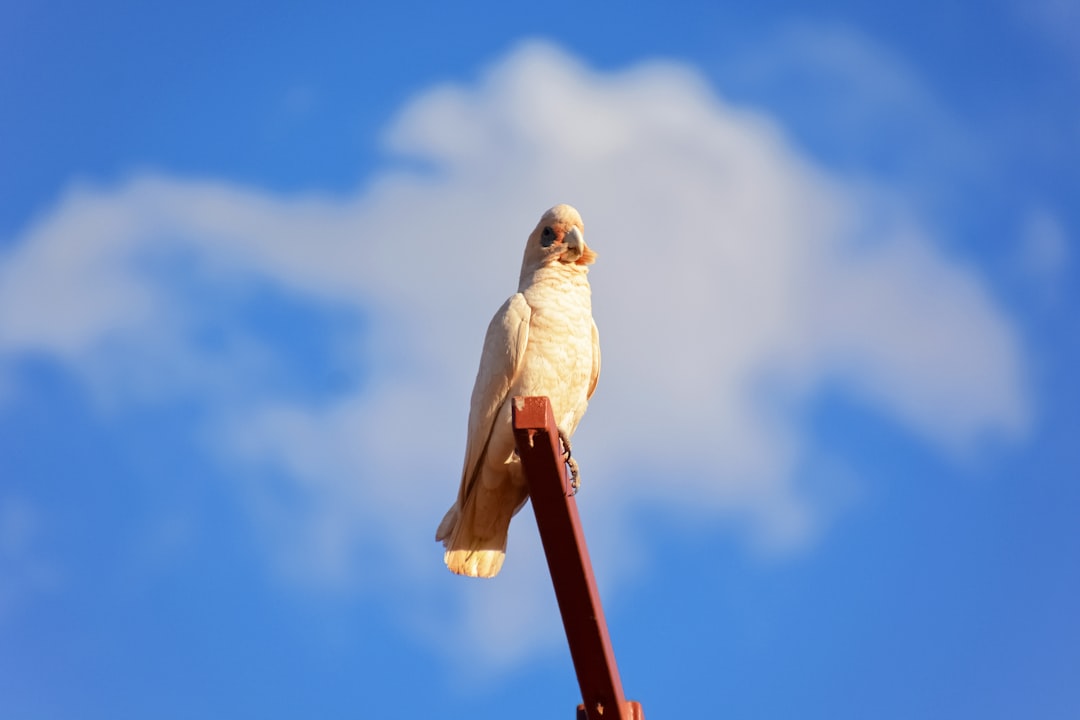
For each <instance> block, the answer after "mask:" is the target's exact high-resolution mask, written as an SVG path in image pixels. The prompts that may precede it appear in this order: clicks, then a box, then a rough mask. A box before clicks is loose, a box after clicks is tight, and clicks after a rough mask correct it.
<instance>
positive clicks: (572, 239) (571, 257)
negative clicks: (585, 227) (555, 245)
mask: <svg viewBox="0 0 1080 720" xmlns="http://www.w3.org/2000/svg"><path fill="white" fill-rule="evenodd" d="M564 239H565V241H566V250H565V252H564V253H563V257H564V258H565V262H572V263H575V264H577V265H592V264H593V263H594V262H595V261H596V253H595V252H594V251H593V250H591V249H590V248H589V246H588V245H586V244H585V236H584V235H582V234H581V230H578V229H577V228H576V227H572V228H570V230H569V231H567V233H566V237H565V238H564Z"/></svg>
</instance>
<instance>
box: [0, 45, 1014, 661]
mask: <svg viewBox="0 0 1080 720" xmlns="http://www.w3.org/2000/svg"><path fill="white" fill-rule="evenodd" d="M386 141H387V146H388V149H389V150H390V152H391V153H392V154H393V155H394V157H395V158H398V159H400V161H401V162H397V161H396V160H395V162H394V163H392V164H391V166H390V167H389V168H387V169H384V170H381V171H379V172H377V173H375V174H374V175H373V176H372V177H371V178H370V180H369V182H368V183H367V184H366V185H365V186H364V187H363V188H362V189H361V190H359V191H357V193H356V194H355V195H353V196H351V197H347V198H343V199H330V198H325V197H319V196H306V197H294V196H275V195H273V194H271V193H268V192H265V191H262V190H259V189H258V188H252V187H240V186H237V185H235V184H231V183H227V182H205V181H202V182H200V181H192V180H181V179H175V178H170V177H167V176H161V175H159V176H138V177H135V178H133V179H131V180H130V181H128V182H126V183H124V184H122V185H121V186H119V187H115V188H90V187H81V188H75V189H72V190H70V191H69V192H68V193H66V194H65V195H64V196H63V197H62V198H61V199H60V201H59V202H58V203H57V205H56V207H55V208H53V210H52V212H51V213H49V214H48V215H47V216H46V217H44V218H42V219H41V220H40V221H39V222H38V223H36V224H35V225H34V226H32V227H30V228H28V229H27V230H26V231H25V232H24V233H23V234H22V235H21V236H20V237H18V238H17V239H16V241H15V243H14V244H13V245H12V246H11V249H10V250H9V252H8V253H7V254H6V255H5V256H4V257H3V258H2V260H0V353H2V357H6V358H8V360H9V361H10V360H17V359H18V358H19V357H21V356H23V355H24V354H25V353H44V354H48V355H51V356H55V357H58V358H61V359H62V360H64V361H65V362H67V363H68V364H69V366H70V367H71V368H72V369H73V370H74V371H76V372H79V373H82V374H83V375H84V376H85V377H86V378H87V380H88V381H89V382H90V383H91V384H92V385H94V386H95V387H96V388H97V389H98V390H99V392H101V393H102V394H103V395H104V396H107V397H114V398H115V397H119V398H120V399H121V401H122V402H130V401H139V400H140V398H144V397H146V396H147V394H151V395H155V396H157V395H160V394H162V393H164V394H166V395H167V394H170V393H182V394H185V395H188V396H194V397H201V399H202V401H203V402H204V403H206V405H207V406H208V407H209V408H210V410H211V411H212V412H211V417H212V418H213V420H212V423H213V429H214V431H215V443H216V446H217V448H218V450H219V451H220V461H221V462H225V463H229V464H231V465H232V466H233V467H235V468H236V469H237V472H242V473H243V474H244V475H245V476H246V477H248V478H249V479H250V483H249V484H248V485H247V492H248V498H249V500H250V503H251V507H252V511H253V513H254V514H255V515H256V517H258V518H260V522H261V523H262V525H261V527H263V528H264V529H266V530H267V537H268V542H269V543H270V544H271V547H272V548H273V550H274V556H275V557H276V558H278V559H279V560H280V561H281V562H282V563H283V567H285V568H286V569H287V570H288V571H289V572H290V573H292V574H294V575H295V576H296V577H297V578H298V579H300V580H302V581H304V582H321V583H329V584H333V585H344V586H350V587H356V588H361V589H364V590H368V591H371V592H380V591H384V590H387V589H394V591H395V595H396V596H397V597H399V598H400V597H403V596H408V597H410V598H411V600H410V602H408V603H404V604H403V607H404V608H405V609H404V610H403V613H404V614H405V615H407V616H408V617H411V618H412V620H411V622H415V625H416V627H417V628H418V632H424V633H431V634H432V637H433V638H434V639H435V641H436V642H439V643H440V644H442V645H443V646H444V647H446V648H448V649H450V648H453V650H450V651H451V652H454V653H465V654H469V655H475V656H479V657H484V658H487V659H496V658H498V659H500V660H502V661H506V660H510V659H513V658H516V657H521V656H523V655H524V654H525V653H527V652H528V651H529V650H530V649H531V648H533V647H535V646H537V645H539V644H544V643H545V642H550V641H551V640H550V638H554V637H558V634H557V631H556V632H554V633H552V632H551V628H550V627H547V626H543V625H537V624H536V623H535V622H534V621H533V620H532V619H530V618H531V615H530V613H529V612H528V611H527V609H526V608H527V607H529V606H535V605H536V604H537V603H541V604H543V603H550V601H551V597H550V592H549V591H547V590H546V589H545V587H544V586H545V584H546V583H545V581H544V578H545V572H546V571H545V570H544V569H543V567H542V563H541V560H540V553H539V551H538V549H537V546H536V543H535V538H534V536H533V535H532V534H531V533H530V532H529V531H528V529H527V528H528V527H529V522H528V521H526V520H524V519H522V518H519V520H518V521H517V522H516V525H515V531H512V537H511V548H510V553H511V555H510V558H509V560H508V562H507V566H506V569H505V571H504V573H505V576H504V577H500V578H499V579H497V580H496V581H495V582H493V583H485V584H480V583H473V584H469V583H465V582H463V581H459V580H457V579H456V578H448V577H443V574H444V571H443V570H441V568H440V564H439V563H440V553H439V548H438V547H436V545H435V544H434V542H433V540H432V534H433V531H434V526H435V523H436V522H437V520H438V518H439V517H440V516H441V513H442V511H443V510H444V509H445V506H448V504H449V503H450V501H451V500H452V499H453V494H454V492H455V488H456V485H457V481H458V478H457V475H458V473H459V472H460V462H461V457H460V456H461V453H462V452H463V450H462V439H463V435H464V425H465V414H466V403H467V397H468V392H469V388H470V385H471V380H472V377H473V375H474V373H475V364H476V362H477V358H478V354H479V349H480V343H481V340H482V336H483V332H484V328H485V327H486V324H487V321H488V319H489V317H490V315H491V313H492V312H494V310H495V309H496V308H497V307H498V305H499V304H500V303H501V302H502V300H503V299H504V298H505V297H506V296H507V295H508V294H509V293H511V292H513V290H514V288H515V286H516V278H517V271H518V264H519V262H520V254H521V251H522V248H523V244H524V240H525V237H526V234H527V232H528V231H529V229H530V228H531V226H532V224H533V223H534V222H535V220H536V218H537V217H538V216H539V214H540V213H541V212H542V211H543V210H544V209H545V208H546V207H548V206H550V205H552V204H554V203H556V202H570V203H573V204H575V205H576V206H577V207H578V208H579V209H580V210H581V211H582V214H583V216H584V218H585V222H586V234H587V236H588V238H589V241H590V245H592V246H593V247H595V248H596V249H597V250H598V251H599V253H600V260H599V262H598V264H597V265H596V268H595V270H594V272H593V275H592V281H593V288H594V309H595V314H596V317H597V322H598V324H599V326H600V332H601V341H602V345H603V347H604V353H605V355H604V370H603V376H602V377H601V381H600V387H599V389H598V391H597V395H596V397H595V398H594V402H593V404H592V407H591V408H590V412H589V415H588V416H587V417H586V418H585V420H584V422H583V424H582V427H581V430H580V431H579V434H578V441H577V443H576V448H577V449H578V452H579V459H580V461H581V463H582V467H583V470H584V478H585V488H584V491H583V495H582V496H581V502H582V505H583V510H584V512H585V513H586V517H587V520H588V522H589V530H590V541H591V542H592V543H593V545H594V551H595V553H596V555H597V564H598V566H599V567H603V568H607V570H605V572H604V574H605V580H606V582H609V583H610V582H616V581H617V580H618V579H619V577H620V576H621V575H622V574H624V573H625V572H629V571H630V568H631V567H632V565H633V562H634V561H633V560H631V559H629V558H630V556H631V555H633V554H632V553H627V552H626V551H625V548H627V547H632V546H634V543H636V542H639V541H637V540H633V539H632V538H631V537H630V534H629V533H627V532H626V531H625V528H624V527H623V525H622V523H624V522H626V517H627V515H626V513H627V512H628V511H629V510H630V509H632V508H635V507H640V506H641V505H643V504H645V503H648V504H650V505H651V506H653V507H657V508H662V509H664V510H665V511H667V512H670V513H673V514H684V513H692V514H694V515H695V516H698V517H701V516H705V517H718V518H720V517H722V518H727V519H738V520H739V521H740V523H739V527H745V528H746V529H747V538H748V540H749V541H750V542H752V543H754V544H756V545H757V546H759V547H765V548H772V549H775V550H782V549H786V548H796V547H800V546H802V545H804V544H805V543H807V542H808V541H809V540H810V539H812V538H813V536H814V535H815V533H816V532H818V531H819V529H820V528H819V525H820V522H821V514H820V508H818V507H816V505H815V502H814V498H809V497H805V496H804V495H802V494H800V493H799V492H797V491H796V490H795V486H796V481H797V477H798V474H799V471H800V467H801V466H800V463H801V461H802V459H803V458H804V457H805V456H806V453H807V451H808V448H809V445H810V444H811V443H812V437H811V436H810V435H809V434H808V431H807V429H806V428H804V427H802V426H801V424H800V422H799V420H798V418H799V415H800V413H799V412H798V411H799V410H800V408H802V407H804V406H805V405H806V404H807V403H810V402H813V399H814V397H815V393H816V392H817V391H818V390H819V389H820V388H821V387H822V386H823V385H824V384H825V383H828V384H829V386H830V387H834V388H841V389H842V390H844V391H846V392H849V393H851V394H854V395H857V396H859V397H860V398H862V399H863V400H865V401H866V403H868V404H870V405H871V406H873V407H875V408H876V409H877V410H878V411H880V412H881V413H884V414H887V415H891V416H892V417H894V418H896V419H897V420H898V421H899V422H900V423H902V424H903V425H904V426H906V427H907V428H909V429H910V430H911V432H913V433H915V434H917V435H920V436H922V437H924V438H925V439H926V440H927V441H928V442H930V443H933V444H936V445H938V446H940V447H942V448H945V449H952V448H957V447H968V446H971V445H972V444H973V443H977V442H979V440H980V438H982V437H983V436H984V435H985V434H987V433H996V434H1000V435H1005V436H1019V435H1022V434H1023V433H1024V432H1025V430H1026V428H1027V426H1028V423H1029V415H1030V413H1031V408H1030V407H1029V405H1028V399H1027V397H1026V395H1025V391H1024V383H1023V373H1024V357H1023V350H1022V348H1021V347H1020V345H1019V343H1018V340H1017V338H1016V334H1015V332H1014V329H1013V328H1012V327H1011V326H1010V324H1009V321H1008V320H1007V318H1006V317H1005V315H1004V314H1003V313H1002V312H1001V310H1000V308H999V307H998V305H997V304H996V303H995V301H994V299H993V298H992V297H991V295H990V294H989V293H988V291H987V289H986V287H985V286H984V284H983V283H982V282H981V281H980V278H979V277H978V275H977V274H976V273H975V272H974V271H973V270H972V269H971V268H967V267H964V266H962V265H961V264H959V263H958V262H956V261H954V260H951V259H950V258H948V257H947V256H946V255H944V254H943V253H942V252H941V251H940V250H939V249H938V247H937V243H936V239H935V232H934V228H933V227H932V226H931V224H930V223H928V222H927V221H926V220H925V219H922V218H920V217H918V216H916V215H915V214H914V212H913V211H912V210H910V209H909V208H908V207H907V205H906V203H905V202H904V197H903V188H895V187H891V186H889V185H888V184H885V183H881V184H878V185H876V186H870V185H869V184H867V183H866V181H865V180H863V181H860V182H858V183H855V182H850V181H848V180H846V179H845V178H843V177H840V176H836V175H832V174H830V173H829V172H827V171H826V170H824V169H823V168H821V167H819V166H817V165H816V164H815V163H814V162H813V161H812V160H811V159H810V158H808V157H807V156H805V155H803V154H801V153H800V151H799V150H798V149H797V148H796V147H794V146H793V145H792V143H791V142H790V141H789V140H788V139H787V138H786V137H785V135H784V133H783V132H782V130H781V129H780V128H779V126H778V125H777V124H776V123H775V122H774V121H773V120H772V119H770V118H769V117H768V116H766V115H764V114H761V113H758V112H755V111H753V110H751V109H748V108H742V107H734V106H732V105H730V104H728V103H726V102H725V101H724V100H723V99H722V98H720V97H718V96H717V95H716V93H715V92H714V91H713V89H712V88H710V87H709V86H708V85H707V83H706V82H705V81H704V80H703V79H702V77H701V76H700V75H698V74H697V73H696V72H695V71H694V70H693V69H692V68H689V67H687V66H685V65H681V64H678V63H670V62H648V63H643V64H641V65H638V66H636V67H633V68H630V69H627V70H625V71H621V72H614V73H600V72H597V71H594V70H591V69H589V68H588V67H586V66H584V65H582V64H581V63H580V62H579V61H577V60H576V59H575V58H573V57H572V56H569V55H567V54H566V53H564V52H563V51H561V50H559V49H558V48H556V47H553V46H551V45H548V44H543V43H529V44H525V45H523V46H521V47H519V48H517V49H516V50H515V51H513V52H512V53H511V54H510V55H508V56H507V57H505V58H502V59H500V60H499V61H498V62H496V63H494V64H493V65H492V66H491V67H490V68H488V70H487V71H486V72H484V73H483V74H482V75H481V76H480V77H479V78H477V79H476V80H475V81H474V82H472V83H469V84H464V85H446V86H442V87H436V88H432V89H429V90H426V91H424V92H422V93H420V94H419V95H417V96H416V97H415V98H414V99H413V100H412V101H411V102H410V103H408V105H407V106H406V107H404V108H403V109H402V111H401V113H400V114H399V116H398V117H397V118H396V119H395V120H394V121H393V122H392V123H391V126H390V128H389V130H388V133H387V137H386ZM417 167H420V168H421V169H417ZM252 287H256V288H258V287H272V288H274V290H275V292H279V293H282V294H284V295H285V296H287V297H289V298H292V299H293V300H295V301H296V302H298V303H302V304H310V305H312V306H314V307H316V308H322V309H326V310H328V311H330V310H332V311H334V312H344V313H346V314H352V315H355V316H356V317H358V318H359V317H362V318H364V322H363V323H359V324H357V325H356V328H359V329H354V330H348V328H350V327H353V326H350V325H345V326H343V327H344V328H346V329H340V328H339V329H338V330H336V331H335V332H336V333H337V334H338V335H339V337H336V338H335V343H333V347H334V348H336V350H335V352H336V353H338V354H339V357H338V358H337V360H336V361H335V362H336V363H337V364H340V363H341V358H342V357H343V358H345V359H346V361H347V362H350V363H355V365H356V366H357V367H361V368H363V372H357V373H356V374H355V375H354V376H351V377H350V381H349V383H347V384H346V387H345V389H344V390H343V391H342V392H340V393H338V394H337V395H336V396H334V397H331V398H327V397H319V398H308V397H303V396H301V397H297V396H295V395H285V394H282V393H279V392H278V391H277V388H278V386H277V384H276V381H275V378H279V377H280V372H281V364H280V362H279V356H280V355H281V354H282V353H284V352H287V351H288V350H287V348H288V345H289V343H290V337H289V335H288V334H281V335H278V336H274V335H270V336H267V335H266V334H265V333H264V334H259V333H255V332H253V331H252V330H251V329H250V328H249V327H247V326H246V325H245V321H244V319H243V317H244V316H243V314H242V313H237V314H235V317H236V320H235V322H234V323H233V324H231V325H229V326H228V327H227V331H228V332H227V333H225V337H224V339H223V340H222V341H220V342H216V343H207V342H205V341H204V336H205V332H204V331H205V329H206V327H208V325H209V324H211V323H213V322H214V318H219V317H220V316H221V314H222V313H225V314H226V316H229V317H232V315H229V308H230V307H233V306H235V305H236V304H238V303H242V302H244V299H243V298H245V297H248V295H247V294H245V293H246V292H247V290H250V288H252ZM118 368H119V369H120V370H118ZM133 378H135V379H138V385H139V387H140V388H141V389H140V390H139V391H138V392H136V393H132V392H131V385H132V382H133ZM836 450H837V451H838V452H841V453H842V452H843V448H838V449H836ZM658 476H660V477H662V478H663V480H662V482H657V481H656V480H655V478H656V477H658ZM599 507H602V508H604V512H603V513H602V514H601V513H598V512H594V510H595V508H599ZM447 598H456V599H454V600H450V601H446V599H447ZM510 608H515V611H513V612H511V611H510V610H509V609H510ZM410 613H411V614H410ZM496 618H501V619H500V620H498V621H496ZM446 628H454V630H447V629H446Z"/></svg>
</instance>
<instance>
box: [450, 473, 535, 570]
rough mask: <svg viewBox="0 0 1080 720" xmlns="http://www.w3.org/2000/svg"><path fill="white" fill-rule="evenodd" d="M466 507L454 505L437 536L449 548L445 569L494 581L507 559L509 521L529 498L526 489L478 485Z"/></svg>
mask: <svg viewBox="0 0 1080 720" xmlns="http://www.w3.org/2000/svg"><path fill="white" fill-rule="evenodd" d="M472 490H473V491H472V492H470V493H469V494H468V496H467V497H466V498H465V504H464V507H461V506H459V505H458V504H457V503H455V504H454V506H453V507H452V508H450V510H449V511H447V513H446V516H445V517H444V518H443V520H442V522H441V523H440V524H439V529H438V531H437V532H436V533H435V539H436V540H441V541H442V543H443V545H444V546H445V547H446V554H445V555H444V557H443V559H444V561H445V562H446V567H448V568H449V569H450V571H451V572H455V573H457V574H458V575H468V576H470V577H494V576H495V575H497V574H498V572H499V570H500V569H501V568H502V564H503V560H505V559H506V539H507V535H508V534H509V531H510V518H512V517H513V516H514V514H515V513H516V512H517V511H518V510H519V509H521V506H522V505H524V504H525V500H526V498H528V490H527V489H526V488H525V487H524V485H518V484H516V483H512V482H504V483H501V484H499V485H498V486H497V487H493V488H492V487H484V486H482V485H481V484H479V483H477V485H475V486H474V487H473V489H472Z"/></svg>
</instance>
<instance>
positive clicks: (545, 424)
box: [512, 397, 645, 720]
mask: <svg viewBox="0 0 1080 720" xmlns="http://www.w3.org/2000/svg"><path fill="white" fill-rule="evenodd" d="M512 412H513V422H514V439H515V441H516V443H517V452H518V456H519V457H520V458H521V464H522V466H523V467H524V469H525V477H526V479H527V480H528V483H529V497H530V499H531V500H532V506H533V511H534V512H535V513H536V525H537V527H538V528H539V530H540V540H541V541H542V542H543V544H544V554H545V555H546V556H547V562H548V569H549V570H550V571H551V582H552V585H553V586H554V587H555V598H556V599H557V600H558V602H559V612H560V613H561V614H562V620H563V627H564V628H565V629H566V640H567V642H568V643H569V645H570V657H571V658H572V659H573V661H574V670H575V671H576V672H577V678H578V685H579V686H580V687H581V697H582V700H583V701H584V702H583V704H582V705H580V706H578V714H577V717H578V720H644V718H645V714H644V712H643V711H642V708H641V705H640V704H639V703H636V702H633V701H629V702H628V701H627V700H626V698H625V696H624V695H623V688H622V680H621V679H620V678H619V669H618V667H617V666H616V664H615V652H614V651H613V650H612V649H611V639H610V637H609V636H608V629H607V622H606V621H605V620H604V609H603V607H602V606H601V604H600V593H599V591H598V590H597V589H596V579H595V578H594V577H593V570H592V562H591V561H590V560H589V551H588V548H586V547H585V534H584V532H583V531H582V529H581V521H580V519H579V518H578V511H577V501H576V500H575V499H574V495H573V492H572V491H571V489H570V484H569V482H568V481H567V479H566V464H565V463H564V461H563V456H562V449H561V448H560V446H559V445H560V443H559V431H558V428H557V427H556V425H555V419H554V417H553V416H552V414H551V404H550V403H549V401H548V399H547V398H546V397H515V398H514V401H513V408H512Z"/></svg>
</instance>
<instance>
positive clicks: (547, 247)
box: [435, 205, 600, 577]
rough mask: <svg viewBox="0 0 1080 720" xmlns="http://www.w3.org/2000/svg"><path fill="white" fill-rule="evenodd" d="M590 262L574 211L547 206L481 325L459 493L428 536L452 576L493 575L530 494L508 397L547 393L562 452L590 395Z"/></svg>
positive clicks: (593, 358) (593, 345) (595, 363)
mask: <svg viewBox="0 0 1080 720" xmlns="http://www.w3.org/2000/svg"><path fill="white" fill-rule="evenodd" d="M595 260H596V253H595V252H594V251H593V250H591V249H590V248H589V247H588V246H587V245H586V244H585V235H584V226H583V225H582V222H581V216H580V215H579V214H578V212H577V210H575V209H574V208H572V207H571V206H569V205H556V206H555V207H553V208H551V209H550V210H548V211H547V212H545V213H544V215H543V217H541V218H540V222H539V224H537V226H536V229H535V230H533V232H532V234H531V235H529V240H528V243H527V244H526V245H525V257H524V259H523V260H522V263H521V276H520V279H519V280H518V291H517V293H515V294H514V295H512V296H511V297H510V298H509V299H508V300H507V301H506V302H505V303H503V305H502V307H501V308H499V311H498V312H497V313H495V317H494V318H492V320H491V324H490V325H489V326H488V330H487V336H486V337H485V338H484V350H483V353H482V354H481V357H480V370H479V371H478V372H477V374H476V384H475V385H474V386H473V392H472V402H471V405H470V408H469V428H468V437H467V441H466V444H465V466H464V468H463V470H462V473H461V487H460V489H459V490H458V496H457V501H456V502H455V503H454V505H453V506H452V507H451V508H450V510H449V511H447V513H446V516H445V517H443V520H442V522H441V523H440V524H439V529H438V530H437V531H436V533H435V539H436V540H437V541H442V543H443V544H444V546H445V547H446V554H445V557H444V559H445V561H446V566H447V567H448V568H449V569H450V570H451V571H453V572H455V573H458V574H461V575H470V576H472V577H493V576H494V575H496V574H497V573H498V572H499V569H500V568H501V567H502V564H503V560H504V559H505V557H506V539H507V533H508V531H509V528H510V518H512V517H513V516H514V514H515V513H516V512H517V511H518V510H520V509H521V507H522V506H523V505H524V504H525V500H526V499H527V498H528V494H529V491H528V487H527V485H526V481H525V475H524V472H523V471H522V467H521V462H520V460H519V459H518V458H517V455H516V454H515V452H514V435H513V428H512V426H511V418H510V404H511V402H512V399H513V398H514V396H517V395H546V396H547V397H548V399H549V400H550V402H551V410H552V413H553V415H554V417H555V423H556V425H557V426H558V428H559V433H560V435H561V436H562V438H563V440H564V443H565V444H566V445H567V448H569V438H570V437H571V436H572V435H573V434H574V430H575V429H576V428H577V425H578V422H579V421H580V420H581V416H582V415H584V413H585V408H586V407H587V406H588V404H589V398H590V397H592V394H593V390H595V389H596V379H597V377H598V376H599V375H600V343H599V336H598V334H597V331H596V323H595V322H594V321H593V317H592V291H591V289H590V287H589V279H588V273H589V268H588V266H589V265H591V264H592V263H593V262H594V261H595Z"/></svg>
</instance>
